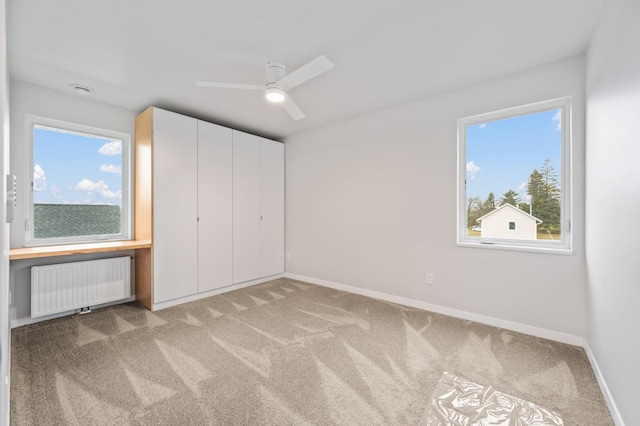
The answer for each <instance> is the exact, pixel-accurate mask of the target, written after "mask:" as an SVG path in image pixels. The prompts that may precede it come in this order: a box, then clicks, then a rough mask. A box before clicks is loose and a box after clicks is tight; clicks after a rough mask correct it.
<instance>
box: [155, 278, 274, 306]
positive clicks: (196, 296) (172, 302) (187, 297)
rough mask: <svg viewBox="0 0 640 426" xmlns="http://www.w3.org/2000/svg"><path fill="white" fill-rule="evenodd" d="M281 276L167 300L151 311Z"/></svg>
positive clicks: (157, 304) (156, 304)
mask: <svg viewBox="0 0 640 426" xmlns="http://www.w3.org/2000/svg"><path fill="white" fill-rule="evenodd" d="M283 276H284V274H277V275H270V276H268V277H264V278H258V279H256V280H251V281H246V282H243V283H240V284H232V285H230V286H227V287H223V288H218V289H215V290H210V291H207V292H204V293H198V294H193V295H191V296H186V297H180V298H179V299H173V300H169V301H166V302H162V303H154V304H153V309H152V310H153V311H159V310H161V309H166V308H170V307H172V306H177V305H181V304H183V303H187V302H193V301H195V300H200V299H205V298H207V297H211V296H215V295H218V294H222V293H227V292H230V291H234V290H239V289H241V288H245V287H251V286H252V285H256V284H260V283H264V282H267V281H271V280H277V279H278V278H282V277H283Z"/></svg>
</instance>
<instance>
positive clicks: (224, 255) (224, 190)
mask: <svg viewBox="0 0 640 426" xmlns="http://www.w3.org/2000/svg"><path fill="white" fill-rule="evenodd" d="M231 134H232V130H231V129H229V128H226V127H222V126H218V125H216V124H211V123H207V122H204V121H198V292H200V293H201V292H203V291H208V290H214V289H217V288H220V287H225V286H228V285H231V284H232V283H233V278H232V272H233V260H232V252H231V249H232V246H233V240H232V238H233V232H232V229H233V209H232V207H233V206H232V201H233V195H232V191H233V174H232V173H233V172H232V170H233V168H232V166H233V145H232V136H231Z"/></svg>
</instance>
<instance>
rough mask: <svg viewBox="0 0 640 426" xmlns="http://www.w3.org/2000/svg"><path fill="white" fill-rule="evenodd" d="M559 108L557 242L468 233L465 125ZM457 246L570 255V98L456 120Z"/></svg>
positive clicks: (571, 220) (571, 241) (571, 246)
mask: <svg viewBox="0 0 640 426" xmlns="http://www.w3.org/2000/svg"><path fill="white" fill-rule="evenodd" d="M552 109H560V115H561V117H560V120H561V123H562V126H561V129H560V131H561V144H562V146H561V149H560V155H561V161H560V163H561V170H560V173H559V174H558V176H559V177H560V223H561V224H562V232H561V239H560V241H550V240H518V239H507V238H490V239H489V238H482V237H476V236H470V235H468V233H467V203H468V196H467V188H466V179H467V131H466V129H467V126H470V125H477V124H482V123H487V122H490V121H498V120H503V119H508V118H515V117H519V116H524V115H529V114H535V113H539V112H544V111H549V110H552ZM457 129H458V135H457V138H458V141H457V144H458V152H457V160H458V182H457V222H456V225H457V245H458V246H460V247H474V248H484V249H498V250H512V251H526V252H536V253H551V254H572V253H573V237H572V226H571V225H572V222H573V217H572V203H573V201H572V173H573V171H572V167H571V165H572V99H571V96H565V97H561V98H555V99H550V100H545V101H541V102H535V103H530V104H525V105H520V106H515V107H510V108H505V109H501V110H497V111H492V112H487V113H482V114H477V115H472V116H468V117H463V118H460V119H458V122H457Z"/></svg>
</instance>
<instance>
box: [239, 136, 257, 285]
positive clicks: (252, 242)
mask: <svg viewBox="0 0 640 426" xmlns="http://www.w3.org/2000/svg"><path fill="white" fill-rule="evenodd" d="M260 139H261V138H259V137H257V136H254V135H250V134H247V133H243V132H238V131H234V132H233V282H234V283H241V282H245V281H249V280H253V279H256V278H259V277H260V276H261V275H260Z"/></svg>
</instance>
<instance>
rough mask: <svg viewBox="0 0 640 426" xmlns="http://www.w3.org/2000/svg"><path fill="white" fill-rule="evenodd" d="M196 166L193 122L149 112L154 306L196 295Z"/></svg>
mask: <svg viewBox="0 0 640 426" xmlns="http://www.w3.org/2000/svg"><path fill="white" fill-rule="evenodd" d="M197 166H198V163H197V121H196V120H195V119H194V118H191V117H185V116H183V115H179V114H174V113H172V112H168V111H164V110H161V109H157V108H156V109H154V110H153V254H154V257H153V265H154V266H153V268H154V274H153V276H154V293H153V294H154V296H153V299H154V300H153V301H154V303H160V302H165V301H168V300H172V299H176V298H179V297H183V296H188V295H191V294H195V293H196V292H197V291H198V281H197V270H198V269H197V268H198V265H197V246H198V226H197V197H198V193H197V179H198V175H197Z"/></svg>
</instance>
